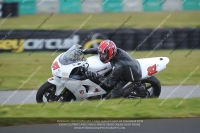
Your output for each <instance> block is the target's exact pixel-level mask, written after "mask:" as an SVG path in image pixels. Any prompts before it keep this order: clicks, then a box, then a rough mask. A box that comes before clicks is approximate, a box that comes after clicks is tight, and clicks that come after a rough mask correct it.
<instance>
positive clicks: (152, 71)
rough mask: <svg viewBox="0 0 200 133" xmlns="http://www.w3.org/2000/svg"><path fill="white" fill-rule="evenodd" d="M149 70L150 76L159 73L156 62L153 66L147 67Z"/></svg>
mask: <svg viewBox="0 0 200 133" xmlns="http://www.w3.org/2000/svg"><path fill="white" fill-rule="evenodd" d="M147 72H148V75H149V76H152V75H153V74H155V73H157V70H156V64H155V65H153V66H150V67H148V68H147Z"/></svg>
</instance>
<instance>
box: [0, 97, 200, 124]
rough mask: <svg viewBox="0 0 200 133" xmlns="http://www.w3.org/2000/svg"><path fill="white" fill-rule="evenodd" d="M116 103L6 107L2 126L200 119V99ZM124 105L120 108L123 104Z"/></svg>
mask: <svg viewBox="0 0 200 133" xmlns="http://www.w3.org/2000/svg"><path fill="white" fill-rule="evenodd" d="M120 101H121V99H112V100H105V101H85V102H83V101H82V102H73V103H49V104H44V105H43V104H32V105H31V104H25V105H23V104H21V105H4V106H3V107H1V110H0V125H2V126H3V125H4V126H5V125H20V124H39V123H57V120H60V119H61V120H62V119H81V120H83V119H155V118H182V117H200V108H199V104H198V103H199V102H200V98H189V99H181V98H176V99H167V100H166V101H165V102H164V103H163V104H161V103H162V101H163V99H136V100H130V99H129V100H128V99H125V100H123V101H122V102H121V103H120ZM119 103H120V104H119Z"/></svg>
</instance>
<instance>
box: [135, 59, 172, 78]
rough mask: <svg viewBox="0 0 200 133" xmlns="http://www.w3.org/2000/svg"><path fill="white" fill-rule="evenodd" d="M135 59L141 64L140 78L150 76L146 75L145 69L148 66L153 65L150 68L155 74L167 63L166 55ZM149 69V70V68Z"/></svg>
mask: <svg viewBox="0 0 200 133" xmlns="http://www.w3.org/2000/svg"><path fill="white" fill-rule="evenodd" d="M137 60H138V62H139V63H140V66H141V70H142V79H144V78H148V77H150V75H148V70H147V69H148V68H149V67H152V66H155V67H153V68H152V69H153V71H155V74H156V73H158V72H160V71H162V70H164V69H165V68H166V65H167V64H168V63H169V58H168V57H153V58H143V59H137ZM149 69H150V70H151V68H149ZM154 69H155V70H154ZM152 75H154V74H152ZM152 75H151V76H152Z"/></svg>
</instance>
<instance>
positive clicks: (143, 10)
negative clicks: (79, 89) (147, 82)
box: [0, 0, 200, 90]
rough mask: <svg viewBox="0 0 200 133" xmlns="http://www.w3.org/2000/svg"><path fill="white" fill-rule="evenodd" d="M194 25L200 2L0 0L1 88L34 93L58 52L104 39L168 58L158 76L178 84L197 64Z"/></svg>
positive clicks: (195, 78)
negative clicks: (33, 90) (32, 91)
mask: <svg viewBox="0 0 200 133" xmlns="http://www.w3.org/2000/svg"><path fill="white" fill-rule="evenodd" d="M199 24H200V0H0V83H1V84H0V90H15V89H16V88H20V89H34V88H36V87H37V86H38V84H40V83H41V82H45V81H46V80H47V78H49V77H51V76H52V75H51V69H50V67H51V64H52V62H53V60H54V58H55V57H56V56H57V55H58V54H60V53H61V52H63V51H66V50H67V49H69V48H70V47H71V46H72V45H74V44H77V43H78V44H80V45H82V46H83V48H84V49H86V48H91V47H97V46H98V44H99V42H101V41H102V40H104V39H111V40H113V41H114V42H115V43H116V44H117V46H118V47H120V48H122V49H124V50H126V51H128V52H129V53H130V54H131V55H132V56H133V57H135V58H146V57H155V56H167V57H169V58H170V60H171V61H170V63H169V66H168V67H167V69H166V70H165V71H163V72H161V73H160V74H158V75H157V76H158V78H159V79H160V80H161V83H162V85H178V84H180V83H181V81H183V80H184V78H185V77H187V76H188V75H189V74H190V73H191V72H192V71H193V70H194V69H195V68H196V67H197V66H198V65H199V62H200V59H199V54H200V51H199V50H198V49H199V47H200V30H199ZM40 66H41V67H40ZM37 68H40V69H39V70H38V69H37ZM36 70H38V71H37V73H35V74H34V75H32V74H33V73H34V72H35V71H36ZM31 75H32V76H31ZM30 76H31V77H30ZM199 77H200V72H199V70H197V71H195V73H194V74H193V75H192V76H190V78H189V79H188V80H187V81H186V82H184V83H183V84H184V85H191V84H197V83H199ZM25 81H26V82H25Z"/></svg>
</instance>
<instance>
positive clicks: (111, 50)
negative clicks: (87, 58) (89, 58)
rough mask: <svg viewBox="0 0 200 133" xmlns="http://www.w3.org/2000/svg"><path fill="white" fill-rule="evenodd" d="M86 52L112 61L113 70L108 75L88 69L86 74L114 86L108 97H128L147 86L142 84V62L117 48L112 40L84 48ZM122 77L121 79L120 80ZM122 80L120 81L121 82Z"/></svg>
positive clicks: (104, 83)
mask: <svg viewBox="0 0 200 133" xmlns="http://www.w3.org/2000/svg"><path fill="white" fill-rule="evenodd" d="M83 53H84V54H97V53H98V54H99V58H100V60H101V62H103V63H107V62H110V63H111V66H112V72H111V74H110V75H108V76H107V77H104V76H102V75H99V74H98V73H95V72H91V71H87V72H86V75H87V77H88V78H89V79H91V80H98V81H99V82H100V83H101V84H103V85H105V86H106V87H108V88H113V89H112V90H111V91H110V93H109V94H108V95H107V96H106V98H119V97H122V96H124V97H127V95H126V94H129V93H130V92H131V91H132V90H133V86H135V89H138V90H144V89H145V87H144V86H143V85H142V84H141V77H142V72H141V68H140V64H139V63H138V61H137V60H136V59H134V58H133V57H131V56H130V55H129V54H128V53H127V52H125V51H124V50H122V49H120V48H117V47H116V45H115V43H114V42H113V41H111V40H104V41H102V42H101V43H100V44H99V46H98V49H97V48H90V49H86V50H83ZM120 78H121V80H119V79H120ZM119 81H120V82H119Z"/></svg>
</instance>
